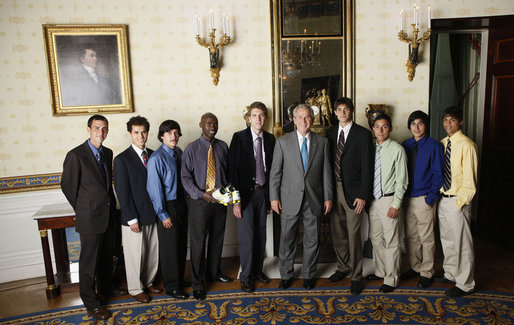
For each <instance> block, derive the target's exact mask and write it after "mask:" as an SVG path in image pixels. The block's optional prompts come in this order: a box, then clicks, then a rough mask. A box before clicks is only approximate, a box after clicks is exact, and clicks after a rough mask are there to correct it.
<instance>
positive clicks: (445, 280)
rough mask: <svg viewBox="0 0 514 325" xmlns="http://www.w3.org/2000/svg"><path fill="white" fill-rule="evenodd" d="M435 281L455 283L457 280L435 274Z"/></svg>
mask: <svg viewBox="0 0 514 325" xmlns="http://www.w3.org/2000/svg"><path fill="white" fill-rule="evenodd" d="M434 282H439V283H448V284H455V281H452V280H449V279H448V278H446V277H445V276H444V275H436V276H434Z"/></svg>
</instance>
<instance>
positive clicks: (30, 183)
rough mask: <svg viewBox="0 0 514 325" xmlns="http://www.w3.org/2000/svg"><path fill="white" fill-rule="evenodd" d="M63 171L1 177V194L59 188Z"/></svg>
mask: <svg viewBox="0 0 514 325" xmlns="http://www.w3.org/2000/svg"><path fill="white" fill-rule="evenodd" d="M60 183H61V173H53V174H37V175H27V176H14V177H2V178H0V194H8V193H16V192H29V191H44V190H53V189H58V188H59V187H60Z"/></svg>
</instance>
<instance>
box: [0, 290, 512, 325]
mask: <svg viewBox="0 0 514 325" xmlns="http://www.w3.org/2000/svg"><path fill="white" fill-rule="evenodd" d="M108 308H109V310H110V311H111V312H112V314H113V317H112V318H111V319H109V320H107V321H98V322H96V321H95V320H94V319H92V318H91V317H90V316H88V315H87V313H86V310H85V308H84V307H83V306H78V307H70V308H63V309H59V310H50V311H45V312H42V313H38V314H31V315H24V316H18V317H15V318H9V319H0V323H2V324H49V325H50V324H52V325H57V324H59V325H68V324H70V325H71V324H231V325H236V324H502V325H503V324H512V323H513V321H514V295H511V294H500V293H486V292H484V293H481V292H478V293H475V294H473V295H469V296H466V297H463V298H457V299H452V298H448V297H446V296H445V295H444V291H443V290H435V289H434V290H417V289H413V288H404V289H402V288H399V289H397V290H395V291H394V292H393V293H391V294H383V293H380V292H379V291H378V290H377V289H376V288H367V289H366V290H364V292H363V293H362V294H361V295H358V296H354V295H351V294H350V293H349V290H348V289H335V288H327V289H323V288H319V289H315V290H304V289H303V288H292V289H289V290H272V289H266V290H259V291H257V292H254V293H253V294H246V293H243V292H215V293H210V294H208V296H207V300H205V301H196V300H193V299H188V300H185V301H184V300H181V301H179V300H176V299H173V298H168V297H166V296H161V297H154V299H153V300H152V301H151V302H150V303H147V304H141V303H137V302H135V301H134V300H127V301H122V302H119V301H118V302H116V303H113V304H110V305H108Z"/></svg>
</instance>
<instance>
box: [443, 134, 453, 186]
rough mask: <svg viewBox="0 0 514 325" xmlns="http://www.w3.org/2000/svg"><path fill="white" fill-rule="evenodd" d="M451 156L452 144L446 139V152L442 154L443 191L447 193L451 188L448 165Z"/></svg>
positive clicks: (450, 171) (449, 166) (450, 170)
mask: <svg viewBox="0 0 514 325" xmlns="http://www.w3.org/2000/svg"><path fill="white" fill-rule="evenodd" d="M451 155H452V142H451V141H450V139H449V138H448V143H447V144H446V150H445V152H444V183H443V190H445V191H448V190H449V189H450V187H451V186H452V168H451V164H450V158H451Z"/></svg>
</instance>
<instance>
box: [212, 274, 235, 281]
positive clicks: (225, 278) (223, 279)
mask: <svg viewBox="0 0 514 325" xmlns="http://www.w3.org/2000/svg"><path fill="white" fill-rule="evenodd" d="M211 280H212V281H216V282H223V283H227V282H232V278H229V277H228V276H226V275H223V274H220V275H218V276H216V277H214V278H212V279H211Z"/></svg>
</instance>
